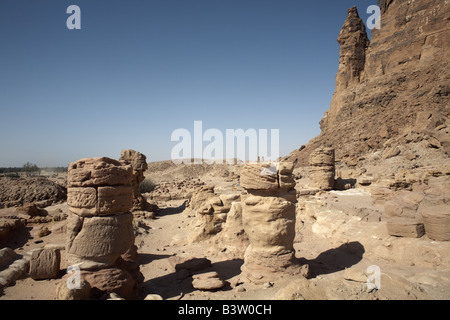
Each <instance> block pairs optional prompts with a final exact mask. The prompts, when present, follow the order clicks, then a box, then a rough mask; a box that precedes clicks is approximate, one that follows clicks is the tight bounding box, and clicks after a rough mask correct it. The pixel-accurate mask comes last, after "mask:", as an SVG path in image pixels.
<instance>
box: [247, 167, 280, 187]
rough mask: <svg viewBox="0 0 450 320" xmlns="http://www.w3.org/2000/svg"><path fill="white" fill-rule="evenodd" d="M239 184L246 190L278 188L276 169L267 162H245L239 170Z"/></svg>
mask: <svg viewBox="0 0 450 320" xmlns="http://www.w3.org/2000/svg"><path fill="white" fill-rule="evenodd" d="M241 186H242V187H244V188H245V189H247V190H249V189H250V190H251V189H258V190H272V189H278V170H277V168H276V167H275V166H270V165H268V164H257V165H248V164H246V165H245V166H244V167H243V168H242V170H241Z"/></svg>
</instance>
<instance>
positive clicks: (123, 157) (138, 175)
mask: <svg viewBox="0 0 450 320" xmlns="http://www.w3.org/2000/svg"><path fill="white" fill-rule="evenodd" d="M119 160H120V161H123V162H124V163H126V164H129V165H131V167H132V168H133V179H132V183H131V185H132V187H133V206H132V208H131V211H142V210H147V209H148V208H149V204H148V203H147V199H146V198H145V197H144V196H142V194H141V191H140V190H139V186H140V185H141V183H142V181H144V179H145V177H144V172H145V171H146V170H147V169H148V165H147V157H146V156H145V155H144V154H142V153H140V152H137V151H134V150H131V149H130V150H122V152H121V154H120V159H119Z"/></svg>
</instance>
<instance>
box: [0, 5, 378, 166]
mask: <svg viewBox="0 0 450 320" xmlns="http://www.w3.org/2000/svg"><path fill="white" fill-rule="evenodd" d="M72 4H75V5H78V6H79V7H80V9H81V30H68V29H67V27H66V20H67V18H68V17H69V16H70V15H69V14H67V13H66V9H67V7H68V6H69V5H72ZM372 4H377V1H376V0H367V1H360V0H351V1H347V0H339V1H336V0H329V1H300V0H148V1H144V0H121V1H118V0H108V1H106V0H95V1H93V0H71V1H64V0H42V1H25V0H1V1H0V39H1V50H0V167H5V166H6V167H7V166H21V165H23V164H24V163H25V162H27V161H29V162H32V163H36V164H37V165H38V166H66V165H68V163H69V162H71V161H75V160H77V159H79V158H83V157H95V156H108V157H112V158H116V159H117V158H119V156H120V151H121V149H135V150H138V151H140V152H142V153H144V154H146V155H147V159H148V160H149V161H159V160H168V159H170V153H171V150H172V148H173V147H174V146H175V145H176V143H175V142H171V141H170V136H171V133H172V132H173V131H174V130H175V129H178V128H186V129H188V130H193V125H194V121H195V120H201V121H203V128H204V130H206V129H209V128H218V129H220V130H223V132H225V129H237V128H242V129H244V130H246V129H249V128H254V129H280V153H281V155H287V154H289V153H290V152H291V151H292V150H294V149H296V148H298V147H300V146H301V145H302V144H305V143H307V142H308V141H309V140H310V139H311V138H313V137H315V136H316V135H318V134H319V133H320V128H319V124H318V123H319V121H320V119H321V118H322V116H323V113H324V112H325V111H326V110H327V109H328V108H329V105H330V101H331V97H332V94H333V91H334V85H335V76H336V72H337V69H338V58H339V45H338V43H337V41H336V39H337V36H338V34H339V31H340V29H341V27H342V24H343V23H344V20H345V18H346V15H347V11H346V10H347V9H348V8H350V7H351V6H353V5H356V6H357V7H358V10H359V13H360V16H361V18H362V19H363V20H364V21H366V19H367V18H368V17H369V16H370V15H369V14H367V13H366V9H367V7H368V6H369V5H372Z"/></svg>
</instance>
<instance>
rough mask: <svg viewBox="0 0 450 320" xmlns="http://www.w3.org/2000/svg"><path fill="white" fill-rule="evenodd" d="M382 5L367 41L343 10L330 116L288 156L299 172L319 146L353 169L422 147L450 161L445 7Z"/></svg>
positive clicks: (387, 1) (354, 17) (425, 1)
mask: <svg viewBox="0 0 450 320" xmlns="http://www.w3.org/2000/svg"><path fill="white" fill-rule="evenodd" d="M379 5H380V8H381V12H382V15H381V28H380V29H379V30H377V29H374V30H373V31H372V39H371V41H369V40H368V38H367V33H366V29H365V26H364V23H363V21H362V20H361V19H360V18H359V16H358V12H357V10H356V8H355V7H354V8H351V9H349V10H348V16H347V18H346V20H345V22H344V25H343V27H342V30H341V32H340V34H339V36H338V42H339V44H340V59H339V70H338V73H337V76H336V89H335V92H334V95H333V98H332V101H331V105H330V109H329V110H328V111H327V112H326V113H325V115H324V117H323V119H322V120H321V121H320V126H321V131H322V132H321V134H320V135H319V136H318V137H316V138H314V139H312V140H311V141H310V142H309V143H308V144H307V145H306V146H304V147H302V148H300V149H299V150H295V151H294V152H292V153H291V155H290V156H289V157H288V160H289V161H292V162H294V163H295V165H296V167H299V166H306V165H307V164H308V157H309V154H310V153H311V152H312V151H313V150H314V149H316V148H317V147H321V146H322V147H332V148H334V149H335V150H336V160H337V161H338V162H340V163H343V164H348V165H355V163H359V162H360V161H361V160H364V159H366V158H367V154H370V153H374V152H376V151H384V152H386V150H387V149H389V148H391V149H392V148H395V147H398V146H402V145H408V144H409V143H420V142H422V141H425V142H423V144H422V145H421V146H422V147H423V148H425V149H426V148H431V149H433V150H432V151H433V152H439V153H436V154H433V156H431V157H428V158H436V159H437V158H439V159H441V160H440V161H442V159H444V161H445V159H447V160H448V154H449V153H450V135H449V128H450V120H449V114H450V72H449V70H450V69H449V67H450V55H449V54H448V52H450V23H449V21H450V3H449V2H448V1H442V0H421V1H418V0H416V1H414V0H409V1H400V0H379ZM416 151H417V150H413V151H412V153H417V152H416ZM395 152H397V151H395ZM395 152H394V153H395ZM419 153H420V152H419ZM416 156H418V155H416V154H414V155H413V157H412V158H415V157H416ZM423 156H424V157H425V154H424V155H423ZM410 159H411V156H410Z"/></svg>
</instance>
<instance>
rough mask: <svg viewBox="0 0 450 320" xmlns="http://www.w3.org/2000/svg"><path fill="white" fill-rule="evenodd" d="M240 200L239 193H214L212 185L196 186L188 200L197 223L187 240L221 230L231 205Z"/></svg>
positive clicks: (212, 234) (194, 239)
mask: <svg viewBox="0 0 450 320" xmlns="http://www.w3.org/2000/svg"><path fill="white" fill-rule="evenodd" d="M235 201H240V194H237V193H235V194H220V195H219V194H216V193H215V192H214V187H213V186H203V187H200V188H198V189H197V190H196V191H195V192H194V194H193V195H192V198H191V200H190V202H189V205H188V206H189V208H188V209H189V210H193V211H194V212H195V214H196V218H197V224H196V226H195V228H194V230H193V232H192V234H191V235H190V237H189V242H197V241H202V240H205V239H208V238H210V237H212V236H214V235H216V234H218V233H219V232H221V231H222V228H223V225H224V223H225V221H226V220H227V214H228V212H229V211H230V209H231V205H232V203H233V202H235Z"/></svg>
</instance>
